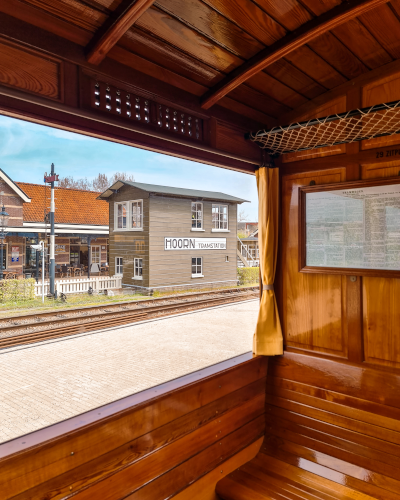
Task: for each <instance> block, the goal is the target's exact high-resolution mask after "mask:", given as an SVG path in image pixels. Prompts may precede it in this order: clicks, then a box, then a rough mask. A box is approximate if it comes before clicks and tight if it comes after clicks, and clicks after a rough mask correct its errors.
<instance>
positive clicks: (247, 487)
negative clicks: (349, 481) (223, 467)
mask: <svg viewBox="0 0 400 500" xmlns="http://www.w3.org/2000/svg"><path fill="white" fill-rule="evenodd" d="M290 458H292V459H293V460H296V459H297V460H298V461H300V460H299V457H295V456H294V455H293V456H292V457H290ZM301 462H302V464H301V467H297V466H295V465H290V464H288V463H286V462H285V461H283V460H279V459H276V458H274V457H271V456H268V455H266V454H265V453H264V452H261V453H259V454H258V455H257V456H256V457H255V458H254V459H253V460H251V461H250V462H248V463H247V464H245V465H243V466H242V467H240V468H239V469H237V470H235V471H234V472H232V473H231V474H229V475H228V476H226V477H225V478H224V479H222V480H221V481H219V482H218V484H217V488H216V491H217V494H218V495H219V497H220V498H221V499H223V500H267V499H268V500H269V499H271V500H373V499H376V498H379V497H375V496H371V495H368V494H365V493H362V492H360V491H357V490H355V489H353V488H349V487H348V486H345V485H343V484H340V483H338V482H335V481H332V480H330V479H327V477H332V476H335V475H336V476H337V474H336V472H335V471H333V470H331V469H329V468H326V467H325V468H324V467H321V466H316V467H312V465H313V464H312V463H311V462H308V461H306V460H305V461H303V460H301ZM314 465H315V464H314ZM308 467H309V468H310V469H311V470H312V469H314V470H315V469H318V472H320V473H321V472H322V473H323V474H324V475H318V474H315V473H313V472H309V471H308V470H306V469H307V468H308ZM321 469H325V470H323V471H321ZM342 476H343V477H342V479H344V482H346V475H345V474H343V475H342ZM336 479H338V478H336Z"/></svg>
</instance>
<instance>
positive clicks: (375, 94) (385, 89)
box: [361, 74, 400, 149]
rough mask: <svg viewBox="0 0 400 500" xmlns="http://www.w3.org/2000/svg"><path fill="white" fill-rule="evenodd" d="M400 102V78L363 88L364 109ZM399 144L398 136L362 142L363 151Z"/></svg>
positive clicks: (380, 80)
mask: <svg viewBox="0 0 400 500" xmlns="http://www.w3.org/2000/svg"><path fill="white" fill-rule="evenodd" d="M396 100H400V76H399V74H395V75H392V76H390V77H387V78H383V79H379V80H378V81H376V82H373V83H369V84H368V85H365V87H363V88H362V107H363V108H364V107H367V106H374V105H375V104H382V103H384V102H391V101H396ZM398 143H399V136H398V134H394V135H391V136H388V137H377V138H376V139H370V140H368V141H361V149H373V148H380V147H383V146H390V145H392V144H398Z"/></svg>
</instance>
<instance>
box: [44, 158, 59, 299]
mask: <svg viewBox="0 0 400 500" xmlns="http://www.w3.org/2000/svg"><path fill="white" fill-rule="evenodd" d="M55 181H58V175H56V174H55V173H54V163H52V164H51V172H50V176H49V177H45V182H47V183H49V184H50V186H51V198H50V273H49V274H50V295H51V296H52V297H54V296H55V276H56V259H55V231H54V213H55V204H54V182H55Z"/></svg>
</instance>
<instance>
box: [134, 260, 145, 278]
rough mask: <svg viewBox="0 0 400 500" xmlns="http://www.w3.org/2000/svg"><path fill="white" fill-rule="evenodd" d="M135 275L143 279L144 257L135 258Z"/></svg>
mask: <svg viewBox="0 0 400 500" xmlns="http://www.w3.org/2000/svg"><path fill="white" fill-rule="evenodd" d="M133 277H134V278H136V279H140V280H141V279H143V259H134V271H133Z"/></svg>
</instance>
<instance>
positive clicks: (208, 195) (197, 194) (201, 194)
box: [99, 180, 248, 203]
mask: <svg viewBox="0 0 400 500" xmlns="http://www.w3.org/2000/svg"><path fill="white" fill-rule="evenodd" d="M123 185H128V186H132V187H135V188H137V189H141V190H142V191H146V192H147V193H157V194H167V195H170V196H179V197H183V198H192V199H200V198H204V199H207V200H222V201H230V202H232V203H244V202H246V201H248V200H243V199H242V198H236V196H231V195H229V194H225V193H219V192H214V191H200V190H197V189H184V188H177V187H170V186H157V185H156V184H143V183H142V182H132V181H119V180H118V181H117V182H114V184H113V185H112V186H110V187H109V188H108V189H107V191H104V193H102V194H101V195H100V196H99V199H105V198H109V197H110V196H111V195H112V194H113V193H114V190H116V189H120V188H121V187H122V186H123Z"/></svg>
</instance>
